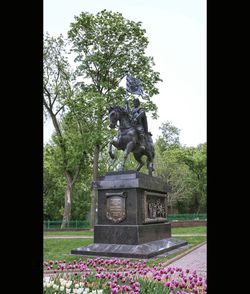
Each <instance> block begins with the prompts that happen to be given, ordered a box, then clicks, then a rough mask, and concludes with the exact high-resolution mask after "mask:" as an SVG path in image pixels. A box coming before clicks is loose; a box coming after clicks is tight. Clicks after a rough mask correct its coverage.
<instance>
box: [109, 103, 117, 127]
mask: <svg viewBox="0 0 250 294" xmlns="http://www.w3.org/2000/svg"><path fill="white" fill-rule="evenodd" d="M118 120H119V110H118V108H117V107H116V106H111V107H110V108H109V121H110V124H109V127H110V128H111V129H114V128H115V126H116V124H117V121H118Z"/></svg>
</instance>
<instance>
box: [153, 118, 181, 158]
mask: <svg viewBox="0 0 250 294" xmlns="http://www.w3.org/2000/svg"><path fill="white" fill-rule="evenodd" d="M159 129H160V130H161V132H162V135H161V136H160V137H159V138H158V140H157V144H158V146H159V148H160V151H161V152H164V151H165V150H166V149H168V148H173V147H178V146H180V138H179V137H180V129H178V128H177V127H176V126H174V125H173V123H172V122H171V121H166V122H163V123H162V125H161V126H160V128H159Z"/></svg>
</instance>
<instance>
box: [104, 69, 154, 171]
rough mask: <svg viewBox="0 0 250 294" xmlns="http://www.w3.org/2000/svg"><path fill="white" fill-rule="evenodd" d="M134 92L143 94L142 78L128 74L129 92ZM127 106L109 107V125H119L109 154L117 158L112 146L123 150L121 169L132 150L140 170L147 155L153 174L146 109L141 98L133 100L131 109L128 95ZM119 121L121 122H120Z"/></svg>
mask: <svg viewBox="0 0 250 294" xmlns="http://www.w3.org/2000/svg"><path fill="white" fill-rule="evenodd" d="M128 91H129V92H131V93H133V94H140V95H141V94H142V86H141V83H140V80H138V79H136V78H134V77H133V76H131V75H128V74H127V92H128ZM125 104H126V105H125V107H121V106H117V105H116V106H111V107H110V108H109V121H110V124H109V127H110V128H111V129H114V128H115V127H116V126H117V125H118V133H117V136H116V137H114V138H113V139H112V140H111V141H110V142H109V155H110V157H111V158H112V159H114V158H115V156H114V154H113V152H112V146H114V147H116V148H117V149H118V150H123V151H124V153H123V161H122V164H121V167H120V170H121V171H124V169H125V163H126V160H127V158H128V155H129V153H130V152H132V153H133V155H134V158H135V159H136V161H137V162H138V166H137V168H136V170H137V171H139V170H140V169H141V168H142V167H143V165H144V164H145V163H144V161H143V160H142V156H143V155H145V156H146V157H147V169H148V174H149V175H152V172H153V171H154V167H153V161H154V155H155V153H154V146H153V140H152V134H151V133H150V132H149V131H148V123H147V116H146V112H145V110H144V109H143V108H142V107H140V100H139V99H138V98H135V99H134V101H133V104H134V107H133V109H132V110H130V108H129V106H128V99H127V95H126V100H125ZM118 122H119V124H118Z"/></svg>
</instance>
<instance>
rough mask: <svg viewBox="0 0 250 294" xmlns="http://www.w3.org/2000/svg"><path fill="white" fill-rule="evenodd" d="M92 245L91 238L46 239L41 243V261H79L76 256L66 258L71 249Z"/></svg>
mask: <svg viewBox="0 0 250 294" xmlns="http://www.w3.org/2000/svg"><path fill="white" fill-rule="evenodd" d="M91 243H93V238H89V239H47V240H44V241H43V260H44V261H49V260H58V261H63V260H66V261H72V260H74V259H80V257H79V258H77V257H76V256H68V254H70V251H71V250H72V249H75V248H77V247H81V246H87V245H89V244H91Z"/></svg>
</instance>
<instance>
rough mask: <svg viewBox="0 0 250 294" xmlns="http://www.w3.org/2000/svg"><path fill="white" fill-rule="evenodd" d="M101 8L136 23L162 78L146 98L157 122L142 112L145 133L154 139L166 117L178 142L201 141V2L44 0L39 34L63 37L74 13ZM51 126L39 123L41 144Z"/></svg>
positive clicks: (204, 37) (203, 19) (204, 126)
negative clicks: (155, 92)
mask: <svg viewBox="0 0 250 294" xmlns="http://www.w3.org/2000/svg"><path fill="white" fill-rule="evenodd" d="M103 9H107V10H111V11H113V12H120V13H122V15H123V17H125V18H126V19H129V20H132V21H141V22H142V28H143V29H145V30H146V34H145V35H146V37H147V38H148V40H149V45H148V47H147V50H146V54H147V55H148V56H152V57H153V58H154V62H155V66H154V67H153V69H154V70H155V71H158V72H159V73H160V78H161V79H162V80H163V82H159V83H158V84H156V86H157V87H158V89H159V92H160V93H159V94H158V95H155V96H153V97H152V101H153V102H154V103H155V104H156V105H157V106H158V115H159V117H158V118H157V120H153V119H152V118H151V117H150V116H148V127H149V131H150V132H151V133H152V134H153V140H154V141H155V140H156V139H157V138H158V136H160V135H161V131H160V129H159V127H160V126H161V125H162V123H163V122H166V121H171V122H172V124H173V125H174V126H176V127H177V128H179V129H180V143H181V144H182V145H185V146H194V147H195V146H197V145H198V144H200V143H204V142H206V141H207V137H206V136H207V133H206V130H207V84H206V83H207V77H206V73H207V63H206V62H207V55H206V54H207V52H206V51H207V50H206V49H207V44H206V41H207V27H206V13H207V11H206V0H44V12H43V13H44V18H43V19H44V20H43V30H44V33H46V32H48V33H49V34H50V35H52V36H58V35H60V34H63V35H64V36H65V37H66V36H67V32H68V30H69V28H70V23H72V22H74V16H78V15H79V14H80V13H81V12H83V11H84V12H85V11H86V12H89V13H92V14H96V13H98V12H99V11H101V10H103ZM53 131H54V129H53V125H52V123H51V121H50V120H47V121H46V122H44V143H46V142H48V140H49V138H50V136H51V134H52V132H53Z"/></svg>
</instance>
